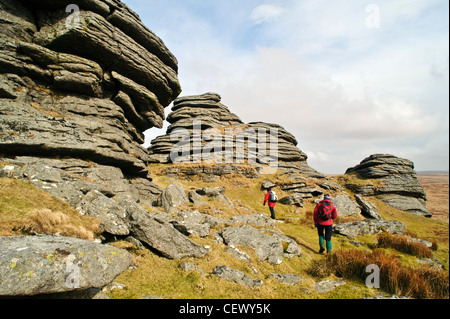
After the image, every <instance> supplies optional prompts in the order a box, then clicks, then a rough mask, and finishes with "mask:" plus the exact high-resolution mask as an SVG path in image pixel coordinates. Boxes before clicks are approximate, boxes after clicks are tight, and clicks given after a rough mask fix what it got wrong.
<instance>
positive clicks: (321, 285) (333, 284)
mask: <svg viewBox="0 0 450 319" xmlns="http://www.w3.org/2000/svg"><path fill="white" fill-rule="evenodd" d="M346 284H347V282H346V281H345V280H325V281H320V282H318V283H316V285H315V286H314V289H315V290H316V291H317V292H319V293H327V292H329V291H331V290H333V289H335V288H337V287H339V286H343V285H346Z"/></svg>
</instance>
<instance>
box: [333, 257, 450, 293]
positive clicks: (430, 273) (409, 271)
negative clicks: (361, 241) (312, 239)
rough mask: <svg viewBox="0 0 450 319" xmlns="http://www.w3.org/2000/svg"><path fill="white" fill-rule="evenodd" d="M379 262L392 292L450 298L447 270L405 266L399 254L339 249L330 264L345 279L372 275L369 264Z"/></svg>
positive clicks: (384, 284)
mask: <svg viewBox="0 0 450 319" xmlns="http://www.w3.org/2000/svg"><path fill="white" fill-rule="evenodd" d="M368 265H377V266H378V267H379V269H380V285H381V288H383V289H385V290H387V291H388V292H390V293H394V294H397V295H405V296H409V297H413V298H420V299H444V298H448V297H449V276H448V273H446V272H445V271H441V270H439V269H436V268H433V267H430V266H421V267H420V268H411V267H405V266H404V265H402V264H401V262H400V260H399V258H398V257H396V256H395V255H387V254H386V253H384V252H383V251H381V250H379V249H375V250H374V251H372V252H363V251H359V250H356V249H348V250H338V251H336V252H334V253H333V254H331V255H329V256H328V259H327V262H326V267H329V268H330V269H331V270H332V271H333V272H334V273H335V274H336V275H338V276H341V277H344V278H348V279H351V278H355V277H356V278H360V279H362V280H365V279H366V278H367V276H368V274H367V273H366V267H367V266H368Z"/></svg>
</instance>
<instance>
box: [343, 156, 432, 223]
mask: <svg viewBox="0 0 450 319" xmlns="http://www.w3.org/2000/svg"><path fill="white" fill-rule="evenodd" d="M346 174H356V175H357V176H358V177H361V178H362V179H363V181H366V182H365V183H361V182H358V183H352V182H349V184H348V185H347V187H348V188H350V189H351V190H352V191H354V192H355V193H357V194H362V195H364V196H377V197H378V198H380V199H381V200H382V201H383V202H385V203H386V204H388V205H390V206H392V207H394V208H397V209H399V210H403V211H407V212H409V213H411V214H414V215H423V216H426V217H432V215H431V213H430V212H429V211H428V210H427V208H426V200H427V197H426V193H425V190H424V189H423V187H422V185H420V183H419V180H418V179H417V174H416V172H415V170H414V163H413V162H411V161H410V160H408V159H404V158H399V157H396V156H394V155H389V154H375V155H371V156H370V157H368V158H366V159H364V160H363V161H362V162H361V163H360V164H358V165H356V166H355V167H352V168H349V169H348V170H347V172H346Z"/></svg>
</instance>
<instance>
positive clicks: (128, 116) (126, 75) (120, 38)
mask: <svg viewBox="0 0 450 319" xmlns="http://www.w3.org/2000/svg"><path fill="white" fill-rule="evenodd" d="M70 4H71V2H70V1H57V2H55V1H48V0H45V1H39V3H37V2H35V1H31V0H21V1H18V0H2V1H1V2H0V9H1V10H0V123H1V126H0V153H2V154H4V155H5V156H8V155H12V156H17V155H27V156H28V155H29V156H35V157H42V158H54V157H59V158H64V157H69V158H78V159H82V160H88V161H93V162H95V163H98V164H101V165H110V166H115V167H119V168H121V169H122V171H123V173H124V174H125V175H132V176H140V177H144V178H145V177H147V173H148V172H147V167H146V162H145V161H146V160H147V150H146V149H144V148H143V147H141V144H143V142H144V135H143V132H144V131H145V130H147V129H149V128H152V127H162V125H163V120H164V118H165V114H164V108H165V107H167V106H168V105H169V104H170V103H171V102H172V100H174V99H175V98H176V97H177V96H178V95H179V93H180V92H181V89H180V86H179V83H178V79H177V61H176V59H175V57H174V56H173V55H172V54H171V53H170V51H169V50H168V49H167V47H166V46H165V45H164V43H163V42H162V41H161V40H160V39H159V38H158V37H157V36H156V35H154V34H153V33H152V32H151V31H150V30H149V29H148V28H147V27H145V26H144V25H143V24H142V22H141V21H140V19H139V17H138V16H137V15H136V14H135V13H134V12H132V11H131V10H130V9H128V7H127V6H125V5H124V4H123V3H121V2H120V1H118V0H84V1H79V2H77V6H73V5H71V6H69V5H70ZM68 6H69V7H68ZM70 8H72V9H71V10H72V11H70V10H69V13H66V9H70ZM74 10H75V11H74ZM76 10H79V11H76ZM71 12H72V13H71Z"/></svg>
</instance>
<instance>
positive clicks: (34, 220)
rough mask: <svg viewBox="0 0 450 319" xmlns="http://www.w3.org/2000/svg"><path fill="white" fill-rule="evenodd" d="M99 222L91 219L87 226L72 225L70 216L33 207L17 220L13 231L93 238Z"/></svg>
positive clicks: (97, 230)
mask: <svg viewBox="0 0 450 319" xmlns="http://www.w3.org/2000/svg"><path fill="white" fill-rule="evenodd" d="M98 226H99V222H98V221H97V222H96V221H95V220H94V219H92V224H91V225H89V226H83V225H78V226H76V225H74V224H73V220H72V219H71V218H70V216H68V215H66V214H64V213H62V212H53V211H51V210H50V209H35V210H33V211H32V212H30V213H28V214H27V215H26V217H25V218H23V219H22V220H21V221H18V223H17V225H16V226H14V228H13V230H14V231H19V232H20V233H25V234H32V233H37V234H60V235H62V236H67V237H76V238H80V239H87V240H94V238H95V234H96V233H97V232H99V228H98Z"/></svg>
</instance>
